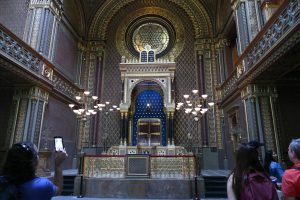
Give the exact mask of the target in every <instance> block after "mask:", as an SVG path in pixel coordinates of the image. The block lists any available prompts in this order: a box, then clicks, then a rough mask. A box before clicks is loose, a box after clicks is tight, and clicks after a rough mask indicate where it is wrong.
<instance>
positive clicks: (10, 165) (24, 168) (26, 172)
mask: <svg viewBox="0 0 300 200" xmlns="http://www.w3.org/2000/svg"><path fill="white" fill-rule="evenodd" d="M37 164H38V156H37V152H36V150H35V149H34V145H33V144H32V143H30V142H21V143H16V144H14V145H13V146H12V147H11V148H10V149H9V151H8V154H7V158H6V162H5V164H4V167H3V171H2V173H3V175H5V176H8V177H9V179H10V180H11V181H12V182H14V183H15V184H22V183H24V182H26V181H28V180H31V179H33V178H34V177H35V171H36V167H37Z"/></svg>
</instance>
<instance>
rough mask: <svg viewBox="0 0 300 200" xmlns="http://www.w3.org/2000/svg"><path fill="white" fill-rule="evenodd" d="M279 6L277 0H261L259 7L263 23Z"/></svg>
mask: <svg viewBox="0 0 300 200" xmlns="http://www.w3.org/2000/svg"><path fill="white" fill-rule="evenodd" d="M279 6H280V2H279V0H263V2H262V4H261V9H262V16H263V21H264V24H265V23H266V22H267V21H268V20H269V19H270V18H271V17H272V15H273V13H275V11H276V10H277V9H278V7H279Z"/></svg>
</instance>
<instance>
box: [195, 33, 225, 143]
mask: <svg viewBox="0 0 300 200" xmlns="http://www.w3.org/2000/svg"><path fill="white" fill-rule="evenodd" d="M214 48H215V46H214V41H213V40H207V39H197V41H196V43H195V49H196V56H197V57H196V69H195V70H196V73H197V76H196V77H197V87H198V88H197V89H198V90H199V92H200V94H208V95H209V97H211V98H212V99H210V100H212V101H214V99H215V96H214V95H215V94H214V89H213V88H215V87H216V86H217V70H216V62H215V51H214ZM215 113H217V112H216V111H214V110H213V109H212V110H209V111H208V112H207V113H206V114H205V116H203V117H202V118H201V119H200V120H201V138H202V139H203V140H202V144H201V145H202V146H217V132H216V124H220V123H219V122H218V121H219V119H218V117H216V116H215ZM218 130H220V128H219V129H218ZM219 132H220V131H219ZM218 134H220V133H218Z"/></svg>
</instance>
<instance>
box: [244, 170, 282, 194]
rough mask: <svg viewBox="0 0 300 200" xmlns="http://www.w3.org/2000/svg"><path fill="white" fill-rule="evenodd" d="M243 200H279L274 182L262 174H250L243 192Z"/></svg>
mask: <svg viewBox="0 0 300 200" xmlns="http://www.w3.org/2000/svg"><path fill="white" fill-rule="evenodd" d="M241 199H242V200H278V195H277V192H276V189H275V187H274V184H273V183H272V181H271V180H270V179H269V178H268V177H267V176H266V175H265V174H263V173H261V172H253V173H249V174H247V175H246V177H245V182H244V185H243V188H242V191H241Z"/></svg>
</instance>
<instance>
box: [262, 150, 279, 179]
mask: <svg viewBox="0 0 300 200" xmlns="http://www.w3.org/2000/svg"><path fill="white" fill-rule="evenodd" d="M264 168H265V170H266V172H267V173H268V174H269V176H270V178H271V180H272V181H273V183H281V180H282V175H283V172H284V170H283V168H282V166H281V165H280V163H278V162H276V161H275V159H274V157H273V152H272V151H267V152H266V153H265V159H264Z"/></svg>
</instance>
